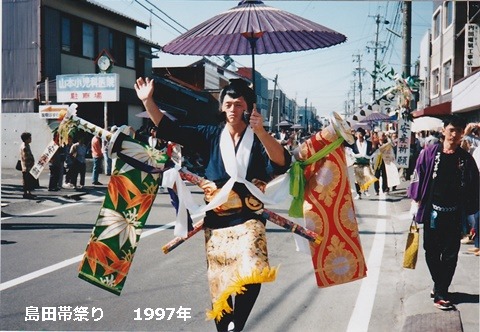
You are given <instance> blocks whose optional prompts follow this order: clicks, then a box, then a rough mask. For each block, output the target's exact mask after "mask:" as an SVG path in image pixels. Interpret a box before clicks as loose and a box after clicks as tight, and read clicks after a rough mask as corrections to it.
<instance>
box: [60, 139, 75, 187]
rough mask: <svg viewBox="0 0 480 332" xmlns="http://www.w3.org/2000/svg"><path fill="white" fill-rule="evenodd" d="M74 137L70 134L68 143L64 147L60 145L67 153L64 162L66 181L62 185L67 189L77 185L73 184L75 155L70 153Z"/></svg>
mask: <svg viewBox="0 0 480 332" xmlns="http://www.w3.org/2000/svg"><path fill="white" fill-rule="evenodd" d="M72 145H73V139H72V137H71V136H68V143H67V145H65V146H64V147H60V148H61V149H63V153H64V155H65V162H64V164H63V165H64V173H65V183H63V185H62V187H63V188H65V189H73V188H75V186H74V185H73V180H72V178H73V157H72V155H71V154H70V150H71V149H72Z"/></svg>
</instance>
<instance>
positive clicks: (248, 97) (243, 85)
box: [220, 78, 255, 112]
mask: <svg viewBox="0 0 480 332" xmlns="http://www.w3.org/2000/svg"><path fill="white" fill-rule="evenodd" d="M226 95H228V96H230V97H232V98H240V97H243V99H245V101H246V102H247V108H248V109H247V111H248V112H252V110H253V104H254V103H255V93H254V92H253V90H252V88H250V85H249V83H248V82H247V81H245V80H243V79H241V78H234V79H231V80H230V83H229V84H228V85H227V86H225V87H224V88H223V90H222V92H221V93H220V105H222V104H223V100H224V99H225V96H226Z"/></svg>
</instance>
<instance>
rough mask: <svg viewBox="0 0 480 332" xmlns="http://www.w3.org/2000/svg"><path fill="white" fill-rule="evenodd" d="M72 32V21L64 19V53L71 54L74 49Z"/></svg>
mask: <svg viewBox="0 0 480 332" xmlns="http://www.w3.org/2000/svg"><path fill="white" fill-rule="evenodd" d="M71 31H72V30H71V28H70V19H68V18H66V17H62V51H65V52H70V51H71V49H72V48H71V47H72V44H71V36H70V34H71Z"/></svg>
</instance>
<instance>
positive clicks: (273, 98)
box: [268, 74, 280, 131]
mask: <svg viewBox="0 0 480 332" xmlns="http://www.w3.org/2000/svg"><path fill="white" fill-rule="evenodd" d="M277 79H278V74H277V75H275V79H274V80H273V95H272V103H271V104H270V118H269V120H268V127H269V128H270V131H273V103H275V95H276V93H277ZM279 121H280V119H277V123H278V122H279Z"/></svg>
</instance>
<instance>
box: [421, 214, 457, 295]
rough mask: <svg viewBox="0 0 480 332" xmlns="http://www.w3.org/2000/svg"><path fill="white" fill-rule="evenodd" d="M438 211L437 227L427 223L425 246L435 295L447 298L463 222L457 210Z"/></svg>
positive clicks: (424, 235)
mask: <svg viewBox="0 0 480 332" xmlns="http://www.w3.org/2000/svg"><path fill="white" fill-rule="evenodd" d="M437 213H438V215H437V217H436V218H435V228H432V227H431V222H428V223H426V224H425V227H424V233H423V248H424V249H425V259H426V262H427V266H428V269H429V270H430V275H431V276H432V280H433V282H434V289H435V293H436V294H435V296H436V297H438V296H440V297H443V298H445V297H446V296H447V295H448V287H449V286H450V284H451V283H452V279H453V275H454V274H455V268H456V267H457V260H458V251H459V250H460V237H461V233H460V228H461V223H460V219H459V216H458V213H456V212H437Z"/></svg>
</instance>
